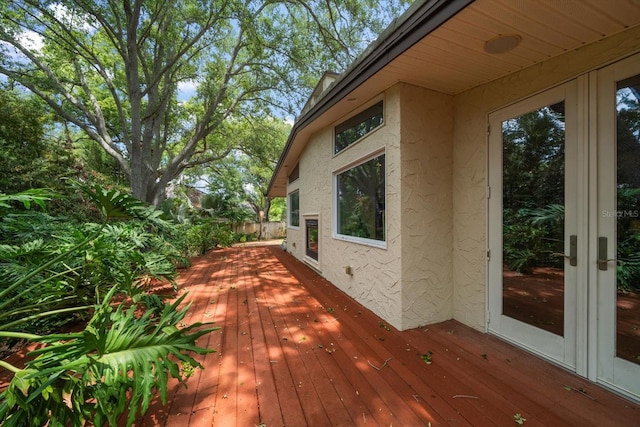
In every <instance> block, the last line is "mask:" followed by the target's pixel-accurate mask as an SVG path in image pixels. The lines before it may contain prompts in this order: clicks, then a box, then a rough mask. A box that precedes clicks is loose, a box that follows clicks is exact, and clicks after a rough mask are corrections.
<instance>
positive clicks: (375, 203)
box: [336, 154, 385, 241]
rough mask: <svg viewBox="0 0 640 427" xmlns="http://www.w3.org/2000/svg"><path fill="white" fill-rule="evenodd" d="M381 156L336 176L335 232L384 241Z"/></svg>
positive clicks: (383, 172) (382, 164)
mask: <svg viewBox="0 0 640 427" xmlns="http://www.w3.org/2000/svg"><path fill="white" fill-rule="evenodd" d="M384 157H385V155H384V154H381V155H378V156H377V157H375V158H372V159H371V160H368V161H366V162H364V163H361V164H359V165H357V166H355V167H353V168H351V169H348V170H346V171H344V172H342V173H340V174H338V175H336V187H337V198H338V200H337V204H336V205H337V231H338V234H339V235H342V236H350V237H355V238H361V239H369V240H378V241H384V240H385V160H384Z"/></svg>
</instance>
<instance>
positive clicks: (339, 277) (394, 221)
mask: <svg viewBox="0 0 640 427" xmlns="http://www.w3.org/2000/svg"><path fill="white" fill-rule="evenodd" d="M399 96H400V94H399V89H397V88H392V89H391V90H389V91H387V92H386V93H385V94H383V95H380V96H378V97H376V98H374V99H372V100H371V101H370V102H368V103H366V104H364V105H363V106H362V107H361V108H358V109H356V110H355V111H354V113H357V112H358V111H360V110H362V109H364V108H366V107H368V106H370V105H372V104H374V103H375V102H377V101H379V100H380V99H384V125H382V126H381V127H379V128H378V129H376V130H375V131H373V132H371V133H370V134H369V135H367V136H365V137H364V138H363V139H362V140H360V141H359V142H357V143H356V144H353V145H351V146H350V147H349V148H347V149H345V150H344V151H342V152H341V153H339V154H337V155H335V156H334V155H333V126H330V127H328V128H326V129H323V130H322V131H321V132H318V133H316V134H314V135H313V136H312V138H311V139H310V141H309V143H308V145H307V146H306V148H305V150H304V152H303V154H302V156H301V158H300V161H299V162H300V178H299V179H298V180H297V181H296V182H295V183H294V184H293V185H295V186H296V187H299V188H300V189H301V190H300V229H299V230H294V229H289V230H288V233H287V249H288V250H289V251H290V252H291V253H292V254H293V255H294V256H296V257H297V258H299V259H302V260H304V261H306V262H307V263H309V265H311V266H312V267H314V268H316V269H318V270H319V271H320V272H321V273H322V275H323V276H324V277H325V278H326V279H328V280H329V281H331V282H332V283H333V284H334V285H336V286H337V287H338V288H339V289H341V290H343V291H344V292H346V293H347V294H348V295H350V296H352V297H353V298H355V299H356V300H357V301H358V302H360V303H361V304H363V305H364V306H366V307H367V308H369V309H370V310H372V311H373V312H374V313H376V314H378V315H379V316H381V317H382V318H384V319H385V320H386V321H387V322H388V323H389V324H391V325H393V326H395V327H400V326H401V324H402V321H401V317H402V295H401V286H400V276H401V275H400V268H401V263H400V247H401V246H400V223H399V222H400V221H399V218H400V200H399V198H400V168H399V167H398V165H399V164H400V149H399V146H400V105H399ZM378 150H385V156H386V157H385V158H386V189H387V193H386V225H387V228H386V232H387V235H386V237H387V244H386V248H379V247H374V246H369V245H366V244H361V243H355V242H352V241H345V240H341V239H338V238H335V237H334V236H332V221H333V218H332V209H333V206H334V200H333V196H332V193H333V176H334V174H335V172H336V171H340V170H342V169H343V168H345V167H348V166H350V165H353V164H356V163H359V162H360V161H361V160H362V159H364V158H367V157H369V156H370V155H371V154H372V153H374V152H377V151H378ZM293 185H292V186H291V187H290V188H289V191H291V189H293V188H294V187H293ZM306 214H318V217H319V228H320V230H319V234H320V236H319V245H320V251H319V252H320V253H319V259H318V262H317V263H313V262H312V261H310V260H309V259H308V258H307V259H305V256H304V244H305V242H304V216H305V215H306ZM293 243H295V244H296V247H292V244H293ZM346 266H351V267H352V270H353V275H347V274H346V273H345V267H346Z"/></svg>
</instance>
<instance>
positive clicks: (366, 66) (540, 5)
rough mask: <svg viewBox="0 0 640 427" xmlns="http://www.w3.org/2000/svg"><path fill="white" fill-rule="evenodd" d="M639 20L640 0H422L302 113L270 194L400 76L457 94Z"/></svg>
mask: <svg viewBox="0 0 640 427" xmlns="http://www.w3.org/2000/svg"><path fill="white" fill-rule="evenodd" d="M639 24H640V7H639V6H637V5H634V4H633V2H628V1H624V0H610V1H607V2H602V1H601V0H565V1H561V2H539V1H524V2H513V1H512V0H476V1H473V0H450V1H446V0H425V1H421V0H418V1H416V2H415V3H414V4H413V5H412V6H411V7H410V8H409V9H408V10H407V11H406V12H405V13H404V14H403V15H402V16H401V17H400V18H398V19H397V20H395V21H394V22H393V23H392V24H391V25H390V26H389V28H388V29H387V30H385V31H384V32H383V33H382V34H381V35H380V37H379V38H378V39H377V40H376V41H375V42H374V43H373V44H372V45H371V46H370V47H369V48H368V49H367V50H366V51H365V52H363V54H362V55H360V56H359V58H358V59H357V60H356V61H355V62H354V63H353V64H352V65H351V66H350V67H349V68H348V69H347V70H346V71H345V72H343V73H342V74H341V75H340V76H339V77H338V78H337V80H336V81H334V82H333V84H332V85H331V86H330V87H329V89H327V90H326V91H325V92H324V93H323V94H322V95H321V96H320V97H319V98H318V99H316V101H315V104H314V105H313V107H312V108H310V109H309V110H308V111H305V112H304V113H303V114H302V115H301V116H300V117H299V119H298V120H297V121H296V123H295V124H294V125H293V128H292V130H291V133H290V135H289V138H288V140H287V143H286V146H285V149H284V151H283V153H282V155H281V157H280V159H279V161H278V164H277V166H276V170H275V172H274V174H273V176H272V179H271V182H270V184H269V190H268V194H269V195H270V196H271V197H282V196H285V195H286V188H287V177H288V175H289V173H290V171H291V170H292V169H293V167H295V165H296V163H297V161H298V159H299V156H300V154H301V153H302V150H303V149H304V146H305V145H306V143H307V141H308V140H309V138H310V137H311V136H312V135H313V133H315V132H317V131H319V130H321V129H323V128H324V127H326V126H329V125H331V124H332V123H334V122H335V121H336V120H339V119H340V118H342V117H344V116H345V115H348V114H349V112H351V111H352V110H354V109H355V108H357V107H358V106H360V105H362V104H363V103H365V102H366V101H367V100H369V99H371V98H372V97H374V96H376V95H378V94H379V93H381V92H383V91H384V90H386V89H388V88H389V87H391V86H393V85H394V84H396V83H398V82H406V83H410V84H413V85H416V86H421V87H425V88H429V89H432V90H435V91H439V92H442V93H446V94H451V95H455V94H459V93H462V92H464V91H466V90H469V89H471V88H474V87H477V86H480V85H482V84H485V83H488V82H490V81H493V80H496V79H499V78H501V77H504V76H506V75H508V74H511V73H514V72H517V71H519V70H522V69H524V68H527V67H530V66H533V65H535V64H537V63H540V62H542V61H545V60H548V59H549V58H552V57H555V56H559V55H561V54H563V53H565V52H569V51H572V50H576V49H578V48H580V47H582V46H584V45H586V44H590V43H594V42H597V41H599V40H601V39H604V38H606V37H609V36H611V35H614V34H617V33H620V32H622V31H624V30H626V29H628V28H630V27H633V26H637V25H639ZM504 35H507V36H515V38H516V39H517V41H516V43H512V44H515V46H512V47H513V48H512V50H509V51H506V52H498V53H496V52H495V51H493V50H492V49H500V48H501V47H503V45H507V47H508V45H509V43H511V42H514V40H513V38H512V39H511V40H508V39H504V40H498V45H497V46H496V45H493V46H492V45H491V43H490V44H489V46H487V42H488V41H490V40H493V39H496V37H499V36H504ZM639 49H640V46H639Z"/></svg>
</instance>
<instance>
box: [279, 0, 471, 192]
mask: <svg viewBox="0 0 640 427" xmlns="http://www.w3.org/2000/svg"><path fill="white" fill-rule="evenodd" d="M472 2H473V0H425V1H420V0H418V1H416V2H415V3H414V4H412V5H411V7H410V8H409V9H407V11H406V12H405V13H404V14H403V15H402V16H400V17H399V18H398V19H396V20H395V21H394V22H393V23H392V24H391V25H390V26H389V27H388V28H387V29H386V30H385V31H384V32H383V33H382V34H381V35H380V37H378V39H377V40H376V41H375V42H374V43H373V44H372V45H371V46H370V47H369V48H367V49H366V50H365V51H364V52H363V53H362V54H361V55H360V57H359V58H358V59H357V60H356V61H354V63H353V64H352V65H351V66H349V68H347V69H346V70H345V71H344V72H343V73H342V74H341V75H340V77H338V79H337V80H336V81H335V82H333V84H332V86H331V88H330V89H329V90H328V91H327V93H326V94H325V95H324V96H322V97H321V98H320V99H319V100H318V101H317V102H316V104H315V105H314V106H313V107H312V108H311V109H310V110H309V111H307V112H306V113H305V114H303V115H302V116H301V117H300V118H299V119H298V120H297V121H296V122H295V123H294V125H293V127H292V129H291V133H290V134H289V138H288V139H287V143H286V145H285V148H284V150H283V151H282V154H281V156H280V158H279V160H278V164H277V165H276V168H275V170H274V172H273V175H272V176H271V181H270V182H269V187H268V189H267V194H268V195H271V193H272V189H273V186H274V184H275V181H276V179H277V177H278V175H279V173H280V170H281V169H282V166H283V164H284V163H285V160H286V159H287V156H288V154H289V151H290V149H291V146H292V145H293V144H294V142H295V141H296V137H297V135H298V133H299V132H300V131H301V130H302V129H304V128H305V127H307V126H308V125H309V124H311V123H312V122H313V121H314V120H316V119H317V118H318V117H320V116H321V115H322V114H324V113H325V112H326V111H327V110H329V109H330V108H331V107H333V106H334V105H335V104H336V103H337V102H339V101H340V100H341V99H343V98H345V97H346V96H347V95H348V94H349V93H351V92H352V91H353V90H354V89H356V88H357V87H358V86H360V85H361V84H362V83H363V82H365V81H366V80H367V79H369V78H370V77H371V76H373V75H374V74H376V73H377V72H378V71H380V70H381V69H382V68H384V67H385V66H386V65H387V64H389V62H391V61H392V60H394V59H395V58H397V57H398V56H400V55H401V54H402V53H403V52H405V51H406V50H407V49H409V48H410V47H411V46H413V45H414V44H415V43H417V42H418V41H420V40H422V39H423V38H424V37H426V36H427V35H429V34H430V33H431V32H432V31H434V30H435V29H437V28H438V27H440V26H441V25H442V24H444V23H445V22H446V21H448V20H449V19H450V18H452V17H453V16H455V15H456V14H457V13H458V12H460V11H461V10H463V9H464V8H465V7H467V6H468V5H469V4H471V3H472Z"/></svg>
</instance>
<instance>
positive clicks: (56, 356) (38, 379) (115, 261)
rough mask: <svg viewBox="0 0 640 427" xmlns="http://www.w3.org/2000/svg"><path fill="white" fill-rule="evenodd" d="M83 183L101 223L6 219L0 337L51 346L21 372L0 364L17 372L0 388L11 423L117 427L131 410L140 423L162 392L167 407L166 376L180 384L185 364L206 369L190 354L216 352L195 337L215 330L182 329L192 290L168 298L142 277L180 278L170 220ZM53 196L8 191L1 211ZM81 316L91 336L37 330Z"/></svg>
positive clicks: (2, 415)
mask: <svg viewBox="0 0 640 427" xmlns="http://www.w3.org/2000/svg"><path fill="white" fill-rule="evenodd" d="M76 188H78V189H80V190H81V191H82V192H84V193H85V195H86V197H88V198H89V199H91V200H93V201H94V202H95V203H96V205H97V207H98V210H99V212H101V213H102V214H103V215H104V219H103V221H102V222H101V223H100V224H92V223H88V224H76V225H75V226H71V227H69V226H68V225H67V226H65V225H64V224H66V223H65V222H62V221H58V220H53V221H45V220H44V219H46V218H48V217H47V216H45V214H36V213H34V212H27V211H15V212H12V213H11V214H9V215H5V216H4V217H3V218H2V221H0V230H1V232H0V236H2V238H3V241H4V243H3V244H0V260H1V262H2V268H1V269H0V271H1V272H2V274H0V338H3V339H25V340H31V341H37V342H41V343H43V344H45V346H44V347H41V348H40V349H38V350H35V351H33V352H31V353H30V357H34V358H33V359H32V360H29V361H28V362H27V364H26V366H25V368H24V369H19V368H17V367H15V366H12V365H10V364H8V363H7V362H4V361H0V366H1V367H2V368H4V369H7V370H8V371H10V372H12V373H13V374H14V376H13V378H12V380H11V383H10V384H9V386H8V388H7V389H6V390H5V391H3V392H2V393H0V423H2V425H3V426H24V425H29V426H44V425H61V426H62V425H74V426H80V425H85V423H86V422H90V423H92V424H93V425H104V424H106V423H109V424H110V425H116V422H117V419H118V418H119V417H120V415H122V414H123V413H125V412H128V418H127V424H128V425H131V424H132V423H133V422H134V421H135V419H136V417H137V416H138V415H139V414H143V413H144V412H145V411H146V410H147V409H148V407H149V403H150V400H151V398H152V397H153V396H154V395H155V394H156V393H159V394H160V397H161V400H162V402H163V403H166V399H167V394H166V393H167V384H168V379H169V377H174V378H178V379H179V380H181V381H182V377H181V371H180V367H179V363H182V364H185V366H186V365H190V366H194V367H201V366H200V365H199V364H198V363H197V362H196V361H195V360H194V359H193V358H192V357H191V356H190V355H189V353H191V352H195V353H198V354H202V353H205V352H208V351H210V350H207V349H204V348H200V347H197V346H196V345H195V341H196V340H197V339H198V338H199V337H200V336H202V335H204V334H206V333H209V332H211V331H212V330H213V329H212V328H210V327H206V328H202V327H201V326H203V325H201V324H194V325H191V326H188V327H185V328H179V326H181V325H182V320H183V319H184V316H185V313H186V311H187V309H188V307H182V308H181V307H180V306H181V305H182V302H183V301H184V298H185V295H183V296H182V297H181V298H179V299H178V300H177V301H175V302H174V303H172V304H165V302H164V301H163V299H162V298H159V297H158V296H156V295H152V294H147V293H146V292H145V289H144V285H143V283H144V280H142V279H144V277H145V276H153V277H158V278H169V279H172V278H173V277H175V266H174V264H173V263H172V262H171V258H170V256H169V255H168V253H170V252H171V251H167V250H166V249H167V244H168V243H167V242H166V241H164V240H162V236H163V235H165V234H167V235H168V234H169V233H170V232H171V231H172V227H171V224H169V223H167V222H166V221H165V220H163V219H162V218H161V215H160V213H159V212H157V211H155V210H154V209H152V208H149V207H147V206H146V205H144V204H143V203H142V202H140V201H139V200H137V199H134V198H132V197H131V196H128V195H124V194H122V193H120V192H118V191H116V190H107V189H104V188H102V187H100V186H96V185H94V186H86V185H80V184H77V185H76ZM46 198H47V195H46V193H43V192H38V191H30V192H25V193H21V194H17V195H13V196H7V195H0V210H4V212H3V213H5V212H10V211H11V210H12V203H16V202H19V203H22V205H23V206H25V207H30V206H31V205H32V204H36V205H39V206H42V205H43V203H44V201H45V200H46ZM21 215H24V217H21ZM7 219H9V220H8V221H7ZM34 219H35V221H33V223H30V222H31V221H32V220H34ZM132 220H133V221H132ZM113 221H115V222H113ZM34 224H35V225H34ZM47 232H53V234H50V235H49V236H46V235H47ZM52 237H53V238H52ZM169 246H170V245H169ZM163 249H164V251H162V250H163ZM173 253H177V251H176V250H175V249H173ZM72 313H84V314H87V315H90V317H91V318H90V320H89V322H88V324H87V325H86V327H85V328H84V330H83V331H81V332H77V333H62V334H49V335H42V333H40V332H39V331H45V333H46V332H47V331H49V330H50V329H51V328H53V327H55V326H56V325H58V324H59V322H60V320H61V319H62V318H66V319H67V320H68V316H69V314H72ZM52 319H53V320H52ZM25 330H32V331H36V332H38V334H31V333H26V332H23V331H25Z"/></svg>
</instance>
